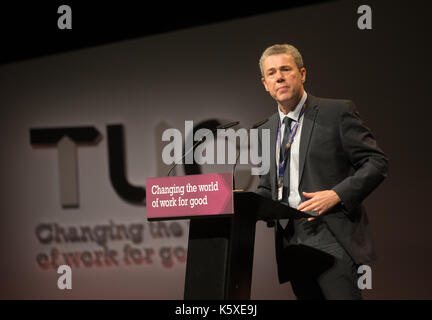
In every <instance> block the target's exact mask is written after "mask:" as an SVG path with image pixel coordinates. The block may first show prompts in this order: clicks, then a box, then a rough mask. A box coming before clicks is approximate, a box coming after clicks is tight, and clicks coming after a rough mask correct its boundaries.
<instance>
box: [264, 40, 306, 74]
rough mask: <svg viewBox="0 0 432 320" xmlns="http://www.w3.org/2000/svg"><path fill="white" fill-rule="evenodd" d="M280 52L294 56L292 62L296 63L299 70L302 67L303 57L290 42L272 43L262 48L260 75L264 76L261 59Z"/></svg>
mask: <svg viewBox="0 0 432 320" xmlns="http://www.w3.org/2000/svg"><path fill="white" fill-rule="evenodd" d="M281 53H287V54H290V55H291V56H292V57H293V58H294V62H295V64H296V65H297V68H299V70H300V68H303V58H302V56H301V54H300V52H299V51H298V50H297V48H296V47H294V46H292V45H290V44H274V45H272V46H270V47H268V48H267V49H265V50H264V52H263V53H262V55H261V58H260V60H259V67H260V70H261V75H262V76H263V77H264V70H263V61H264V60H265V59H266V58H267V57H269V56H273V55H275V54H281Z"/></svg>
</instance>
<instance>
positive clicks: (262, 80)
mask: <svg viewBox="0 0 432 320" xmlns="http://www.w3.org/2000/svg"><path fill="white" fill-rule="evenodd" d="M261 82H262V84H263V85H264V88H265V89H266V91H267V92H268V91H269V89H268V88H267V83H266V81H265V79H264V77H262V78H261Z"/></svg>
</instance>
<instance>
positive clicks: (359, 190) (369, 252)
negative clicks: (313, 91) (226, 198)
mask: <svg viewBox="0 0 432 320" xmlns="http://www.w3.org/2000/svg"><path fill="white" fill-rule="evenodd" d="M278 122H279V114H278V113H275V114H273V115H272V116H271V117H270V118H269V121H268V122H267V123H265V124H264V125H262V126H261V127H260V129H270V170H269V172H268V173H267V174H266V175H263V176H261V177H260V181H259V185H258V188H257V193H259V194H261V195H263V196H266V197H268V198H272V199H273V200H276V199H277V180H276V173H277V168H276V159H275V148H276V139H277V128H278ZM259 136H261V135H259ZM295 138H296V139H297V138H299V137H298V136H296V137H295ZM300 139H301V140H300V151H299V192H300V196H301V198H302V202H303V201H305V200H307V199H305V198H304V197H303V195H302V192H303V191H304V192H315V191H321V190H328V189H332V190H334V191H335V192H336V193H337V194H338V195H339V197H340V199H341V200H342V203H341V204H338V205H337V206H335V207H334V208H333V209H332V210H330V211H329V212H328V213H326V214H324V215H322V216H321V219H323V220H324V222H325V223H326V224H327V226H328V228H329V230H330V231H331V232H332V233H333V234H334V236H335V237H336V239H337V240H338V242H339V243H340V244H341V245H342V246H343V247H344V248H345V250H346V251H347V252H348V253H349V254H350V256H351V257H352V258H353V260H354V261H355V262H356V263H357V264H365V263H368V262H370V261H372V260H374V249H373V245H372V239H371V235H370V230H369V226H368V220H367V216H366V212H365V210H364V207H363V206H362V201H363V200H364V199H365V198H366V197H367V196H368V195H369V194H370V193H371V192H372V191H373V190H374V189H375V188H376V187H377V186H378V185H379V184H380V183H381V182H382V181H383V180H384V178H385V177H386V176H387V170H388V167H387V166H388V160H387V158H386V156H385V154H384V153H383V152H382V151H381V150H380V149H379V147H378V146H377V143H376V141H375V139H374V137H373V135H372V133H371V131H370V130H369V129H368V128H367V127H365V125H364V124H363V122H362V120H361V119H360V116H359V114H358V112H357V111H356V108H355V106H354V103H353V102H351V101H349V100H334V99H323V98H317V97H314V96H312V95H310V94H308V98H307V100H306V111H305V114H304V119H303V127H302V130H301V136H300ZM275 229H276V235H275V239H276V258H277V260H278V261H280V259H281V256H280V255H281V254H282V251H281V250H280V248H281V241H282V240H281V239H282V238H281V234H279V233H280V230H279V228H275ZM278 265H279V263H278ZM280 269H281V268H280V267H279V268H278V274H279V280H280V281H281V279H283V278H285V275H284V274H283V273H284V270H280ZM281 282H282V281H281Z"/></svg>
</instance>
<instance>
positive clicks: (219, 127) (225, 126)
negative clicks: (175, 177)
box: [166, 121, 240, 177]
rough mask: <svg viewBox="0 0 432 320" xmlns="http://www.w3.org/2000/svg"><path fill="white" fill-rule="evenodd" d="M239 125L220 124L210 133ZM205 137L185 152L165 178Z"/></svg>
mask: <svg viewBox="0 0 432 320" xmlns="http://www.w3.org/2000/svg"><path fill="white" fill-rule="evenodd" d="M239 123H240V121H233V122H229V123H225V124H220V125H218V126H217V127H216V128H214V129H212V130H211V132H210V133H215V132H216V131H217V130H218V129H228V128H231V127H234V126H236V125H238V124H239ZM207 135H208V134H207ZM207 135H205V136H204V137H202V138H201V140H198V141H197V142H195V143H194V145H193V146H192V147H191V148H190V149H189V150H188V151H187V152H185V154H184V155H183V157H182V158H181V159H180V160H179V161H177V162H176V163H174V165H173V166H172V167H171V168H170V169H169V171H168V173H167V174H166V175H167V177H168V176H169V175H170V173H171V171H172V170H173V169H174V168H175V167H176V166H177V165H178V164H179V163H180V162H182V161H183V159H184V158H185V157H186V156H187V155H188V154H189V153H190V152H191V151H192V150H194V149H195V147H197V146H198V145H199V144H201V143H203V142H204V141H205V138H206V137H207Z"/></svg>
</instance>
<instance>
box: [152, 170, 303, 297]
mask: <svg viewBox="0 0 432 320" xmlns="http://www.w3.org/2000/svg"><path fill="white" fill-rule="evenodd" d="M146 204H147V218H148V219H149V220H150V221H152V220H166V219H190V228H189V243H188V256H187V263H186V279H185V290H184V299H185V300H198V299H199V300H201V299H205V300H225V299H230V300H231V299H233V300H235V299H240V300H248V299H250V291H251V280H252V264H253V254H254V244H255V226H256V222H257V221H258V220H266V221H268V220H277V219H286V218H290V219H296V218H305V217H310V216H311V215H309V214H307V213H303V212H301V211H298V210H296V209H293V208H290V207H288V206H286V205H283V204H281V203H279V202H277V201H272V200H270V199H267V198H265V197H262V196H260V195H258V194H256V193H253V192H233V191H232V173H220V174H206V175H205V174H203V175H189V176H183V177H163V178H148V179H146Z"/></svg>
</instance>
